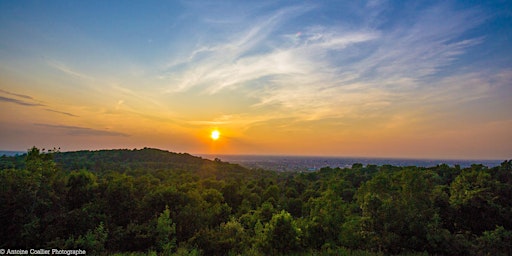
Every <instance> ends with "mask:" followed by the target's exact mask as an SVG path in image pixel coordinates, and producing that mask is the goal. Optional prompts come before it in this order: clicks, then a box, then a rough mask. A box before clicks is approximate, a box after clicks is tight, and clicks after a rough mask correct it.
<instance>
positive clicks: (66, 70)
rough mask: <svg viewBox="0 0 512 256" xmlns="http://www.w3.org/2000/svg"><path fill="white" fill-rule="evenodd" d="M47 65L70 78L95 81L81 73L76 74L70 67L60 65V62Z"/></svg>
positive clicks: (49, 62)
mask: <svg viewBox="0 0 512 256" xmlns="http://www.w3.org/2000/svg"><path fill="white" fill-rule="evenodd" d="M47 63H48V65H49V66H51V67H53V68H55V69H57V70H60V71H62V72H64V73H66V74H68V75H70V76H74V77H77V78H80V79H83V80H89V81H94V80H95V79H94V78H93V77H91V76H88V75H86V74H83V73H81V72H78V71H76V70H74V69H72V68H70V67H68V66H67V65H65V64H63V63H61V62H58V61H47Z"/></svg>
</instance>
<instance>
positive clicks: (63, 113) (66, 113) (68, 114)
mask: <svg viewBox="0 0 512 256" xmlns="http://www.w3.org/2000/svg"><path fill="white" fill-rule="evenodd" d="M45 110H46V111H48V112H53V113H57V114H61V115H66V116H72V117H78V116H77V115H74V114H71V113H68V112H63V111H58V110H53V109H49V108H47V109H45Z"/></svg>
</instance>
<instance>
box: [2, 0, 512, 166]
mask: <svg viewBox="0 0 512 256" xmlns="http://www.w3.org/2000/svg"><path fill="white" fill-rule="evenodd" d="M0 38H1V40H0V108H1V111H0V149H2V150H26V149H28V148H30V147H32V146H37V147H41V148H43V147H45V148H53V147H60V148H61V150H63V151H69V150H80V149H108V148H141V147H154V148H161V149H166V150H170V151H175V152H189V153H204V154H267V155H268V154H280V155H326V156H366V157H404V158H443V159H446V158H469V159H510V158H512V132H511V131H512V111H511V110H512V100H511V99H512V51H511V50H510V48H511V45H512V2H510V1H485V2H478V1H477V2H476V3H473V2H469V1H462V0H460V1H384V0H382V1H380V0H370V1H301V2H299V1H297V2H295V1H23V0H22V1H3V0H0ZM213 130H218V131H219V132H220V137H219V139H218V140H215V141H214V140H212V139H211V138H210V134H211V132H212V131H213Z"/></svg>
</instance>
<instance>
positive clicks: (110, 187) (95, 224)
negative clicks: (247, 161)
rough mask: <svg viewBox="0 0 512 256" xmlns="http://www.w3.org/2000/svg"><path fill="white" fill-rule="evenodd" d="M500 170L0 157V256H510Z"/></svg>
mask: <svg viewBox="0 0 512 256" xmlns="http://www.w3.org/2000/svg"><path fill="white" fill-rule="evenodd" d="M510 198H512V160H509V161H504V162H503V163H502V164H501V165H500V166H496V167H492V168H488V167H486V166H483V165H477V164H475V165H472V166H470V167H468V168H461V167H460V166H448V165H446V164H440V165H437V166H432V167H415V166H409V167H397V166H391V165H383V166H376V165H366V166H363V165H362V164H354V165H352V167H351V168H331V167H325V168H322V169H320V170H319V171H314V172H302V173H300V172H276V171H272V170H261V169H247V168H244V167H242V166H239V165H236V164H230V163H226V162H223V161H221V160H219V159H216V160H215V161H210V160H207V159H202V158H199V157H195V156H192V155H189V154H177V153H171V152H167V151H162V150H158V149H149V148H144V149H140V150H136V149H134V150H127V149H126V150H101V151H77V152H58V151H53V150H51V151H48V152H45V151H41V150H39V149H37V148H35V147H34V148H32V149H30V150H29V151H28V152H27V154H24V155H21V156H1V157H0V216H1V218H0V222H1V224H0V226H1V227H3V228H2V229H0V248H11V249H31V248H58V249H82V250H86V251H87V254H88V255H107V254H108V255H111V254H118V255H171V254H175V255H270V254H272V255H291V254H293V255H311V254H314V255H344V254H345V255H351V254H356V253H357V254H358V255H381V254H419V255H420V254H421V255H423V254H441V255H446V254H449V255H512V200H511V199H510Z"/></svg>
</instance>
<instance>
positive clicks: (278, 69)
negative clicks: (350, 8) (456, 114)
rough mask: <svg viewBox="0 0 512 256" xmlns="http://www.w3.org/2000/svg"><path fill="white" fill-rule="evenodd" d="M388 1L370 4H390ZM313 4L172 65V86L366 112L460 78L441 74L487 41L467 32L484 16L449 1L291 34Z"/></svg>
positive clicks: (298, 112)
mask: <svg viewBox="0 0 512 256" xmlns="http://www.w3.org/2000/svg"><path fill="white" fill-rule="evenodd" d="M384 4H386V3H385V2H381V3H380V5H379V6H377V5H374V4H370V7H372V6H376V7H378V8H377V9H378V10H385V9H386V8H384V7H383V6H382V5H384ZM312 9H313V8H311V7H310V6H295V7H288V8H283V9H280V10H277V11H275V12H274V13H272V14H271V15H268V16H264V17H259V18H256V19H251V20H250V21H249V20H247V21H245V22H246V23H243V24H242V25H241V27H244V25H246V29H245V30H241V31H236V32H234V33H233V34H231V35H229V36H227V37H225V38H227V40H225V41H222V40H221V41H217V42H212V43H210V44H200V45H197V47H196V48H195V50H193V51H192V52H190V54H189V56H188V57H187V58H185V59H183V60H178V61H175V62H173V63H172V64H170V65H169V66H168V69H167V71H166V74H165V75H164V76H163V77H165V78H166V79H168V81H169V84H170V85H169V87H168V90H167V92H171V93H172V92H177V91H185V90H190V89H192V88H197V89H199V90H200V91H201V92H203V93H207V94H216V93H218V92H220V91H221V90H233V89H237V88H240V87H244V88H245V89H246V90H245V91H250V92H251V96H252V97H254V98H257V99H258V103H257V104H255V105H254V106H253V107H254V108H262V107H265V106H274V107H275V108H280V109H282V110H283V112H282V115H283V116H284V115H288V116H289V115H295V116H297V117H298V118H302V119H309V120H314V119H320V118H330V117H346V116H349V115H350V116H361V115H363V113H364V112H365V111H368V110H369V109H372V110H378V109H379V108H377V107H376V106H380V107H381V109H385V108H388V107H391V105H393V104H400V102H401V100H403V99H407V98H408V97H414V96H415V95H416V94H417V93H418V92H425V91H427V92H428V90H429V88H432V86H431V83H432V81H433V80H432V79H434V81H435V80H436V79H445V78H446V77H450V76H453V77H452V79H454V80H457V79H458V78H457V76H458V75H457V74H450V73H449V72H448V75H439V74H440V72H441V71H446V69H447V68H448V67H449V66H450V64H451V63H452V62H453V60H455V59H456V58H457V57H458V56H460V55H462V54H464V53H466V51H467V50H468V49H470V47H472V46H475V45H478V44H480V43H481V42H482V41H483V40H484V39H485V38H482V37H477V38H467V37H463V35H464V33H465V32H467V31H468V30H470V29H472V28H474V27H476V26H477V25H478V24H480V23H481V22H482V20H483V18H484V17H483V15H479V13H477V12H476V11H473V10H464V11H454V10H453V9H452V8H451V7H450V6H449V5H447V4H439V5H433V6H430V7H428V8H425V9H423V10H421V11H419V12H417V16H418V17H417V18H416V19H415V20H414V22H410V23H409V22H408V23H406V22H403V21H402V22H400V23H399V25H396V26H391V27H386V28H383V26H380V27H379V26H373V27H368V26H367V25H366V23H364V24H363V25H360V26H359V27H358V25H357V24H351V26H350V28H349V26H346V27H343V26H328V25H318V24H309V25H308V26H306V27H303V28H302V29H301V31H300V33H297V31H293V32H283V30H282V29H281V28H282V27H286V26H287V25H289V23H291V21H293V19H294V18H297V17H299V16H300V15H302V14H304V13H307V12H309V11H311V10H312ZM375 17H378V15H377V14H375V15H373V16H372V17H370V18H371V19H374V18H375ZM439 17H442V18H439ZM398 19H399V18H398ZM242 22H243V21H242ZM375 22H376V21H372V22H370V23H375ZM379 25H380V24H379ZM418 88H426V89H422V90H417V89H418ZM433 89H435V88H433ZM445 91H454V90H445ZM459 94H460V92H459ZM381 102H388V104H380V105H379V104H378V103H381ZM389 102H391V103H389ZM289 110H292V111H289Z"/></svg>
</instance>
